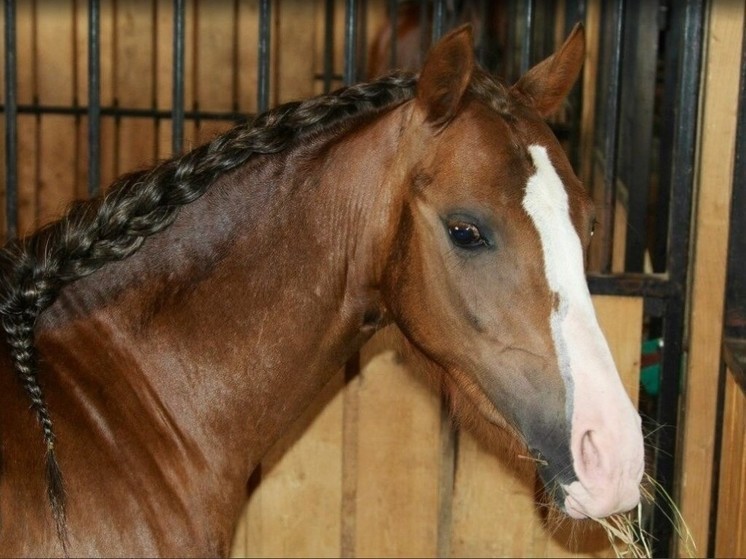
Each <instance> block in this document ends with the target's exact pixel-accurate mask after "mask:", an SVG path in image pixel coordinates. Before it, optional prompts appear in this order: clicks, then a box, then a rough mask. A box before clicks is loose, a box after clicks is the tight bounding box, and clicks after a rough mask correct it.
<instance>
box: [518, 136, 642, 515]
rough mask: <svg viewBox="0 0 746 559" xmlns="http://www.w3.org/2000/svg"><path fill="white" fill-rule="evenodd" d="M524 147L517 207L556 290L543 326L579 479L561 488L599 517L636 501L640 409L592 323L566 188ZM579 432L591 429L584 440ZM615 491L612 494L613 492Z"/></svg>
mask: <svg viewBox="0 0 746 559" xmlns="http://www.w3.org/2000/svg"><path fill="white" fill-rule="evenodd" d="M528 149H529V153H530V154H531V157H532V158H533V162H534V166H535V168H536V173H535V174H534V175H533V176H531V177H530V178H529V180H528V183H527V185H526V194H525V197H524V199H523V207H524V209H525V210H526V212H527V213H528V215H529V216H530V217H531V219H532V220H533V222H534V225H535V227H536V229H537V231H538V233H539V237H540V240H541V245H542V250H543V256H544V270H545V274H546V279H547V282H548V284H549V288H550V289H551V290H552V291H553V292H555V293H557V295H558V303H559V304H558V305H557V306H556V308H554V309H552V314H551V317H550V324H551V331H552V338H553V341H554V347H555V351H556V353H557V359H558V366H559V371H560V374H561V375H562V379H563V381H564V384H565V389H566V395H567V402H566V412H567V419H568V421H570V422H571V423H570V425H571V441H570V444H571V451H572V455H573V462H574V466H575V471H576V474H577V475H578V479H579V480H580V481H579V482H573V483H571V484H570V485H568V486H566V487H565V490H566V491H567V493H568V500H567V501H566V507H567V509H568V512H569V513H570V514H572V515H573V516H606V515H608V514H611V513H613V512H616V510H607V509H608V508H616V509H620V510H621V509H624V510H626V508H630V507H632V506H634V505H635V504H636V501H635V499H639V487H638V484H639V477H640V476H641V475H642V464H643V450H642V436H641V433H640V430H639V415H637V412H636V410H634V408H633V406H632V404H631V402H630V400H629V397H628V396H627V395H626V392H625V391H624V388H623V386H622V384H621V380H620V379H619V375H618V373H617V370H616V367H615V365H614V362H613V359H612V357H611V352H610V351H609V348H608V345H607V343H606V340H605V338H604V336H603V334H602V333H601V329H600V327H599V326H598V322H597V319H596V314H595V311H594V309H593V303H592V301H591V296H590V293H589V291H588V286H587V283H586V279H585V270H584V265H583V249H582V247H581V243H580V238H579V237H578V234H577V232H576V231H575V227H573V224H572V221H571V220H570V208H569V204H568V199H567V193H566V191H565V187H564V185H563V184H562V180H561V179H560V177H559V176H558V175H557V172H556V170H555V169H554V166H553V165H552V163H551V161H550V159H549V156H548V154H547V151H546V148H544V147H542V146H538V145H532V146H529V148H528ZM586 434H591V435H589V436H588V437H587V439H586V437H585V436H584V435H586ZM584 439H585V441H584ZM607 439H608V440H607ZM591 441H592V442H591ZM615 447H616V448H615ZM610 485H612V486H616V489H614V488H613V487H609V486H610ZM615 491H616V492H617V493H618V494H614V495H612V494H611V493H613V492H615ZM633 501H634V502H633ZM625 507H626V508H625Z"/></svg>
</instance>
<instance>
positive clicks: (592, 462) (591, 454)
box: [580, 431, 601, 474]
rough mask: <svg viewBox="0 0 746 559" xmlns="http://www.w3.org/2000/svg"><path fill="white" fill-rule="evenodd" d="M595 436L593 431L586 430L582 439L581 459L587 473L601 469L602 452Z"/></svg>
mask: <svg viewBox="0 0 746 559" xmlns="http://www.w3.org/2000/svg"><path fill="white" fill-rule="evenodd" d="M593 438H594V435H593V431H586V432H585V433H584V434H583V437H582V438H581V440H580V460H581V463H582V464H583V470H584V471H585V473H586V474H590V473H592V472H595V471H598V470H600V469H601V453H600V451H599V449H598V446H596V443H595V441H594V440H593Z"/></svg>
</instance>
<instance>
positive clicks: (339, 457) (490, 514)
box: [0, 0, 642, 557]
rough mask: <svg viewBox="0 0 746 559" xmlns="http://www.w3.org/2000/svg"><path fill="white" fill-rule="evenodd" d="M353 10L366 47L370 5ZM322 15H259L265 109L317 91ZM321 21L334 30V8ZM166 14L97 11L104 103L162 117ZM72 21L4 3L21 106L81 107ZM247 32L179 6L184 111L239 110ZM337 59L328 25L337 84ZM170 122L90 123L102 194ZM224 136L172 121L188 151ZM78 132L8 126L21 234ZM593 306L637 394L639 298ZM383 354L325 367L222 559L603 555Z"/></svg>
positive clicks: (119, 6)
mask: <svg viewBox="0 0 746 559" xmlns="http://www.w3.org/2000/svg"><path fill="white" fill-rule="evenodd" d="M368 4H369V15H368V27H369V36H372V30H373V29H374V28H375V26H376V25H377V24H378V23H379V22H380V21H381V18H382V17H383V13H384V6H385V3H384V2H383V1H373V0H370V1H369V3H368ZM323 5H324V1H323V0H312V1H301V0H298V1H293V0H285V1H283V2H282V3H279V2H274V3H273V20H272V57H273V59H272V60H273V63H272V71H271V96H270V99H271V104H273V105H274V104H278V103H280V102H284V101H287V100H290V99H294V98H302V97H307V96H309V95H312V94H314V93H319V92H320V91H321V82H320V81H319V80H315V79H314V75H315V74H316V73H318V72H320V71H321V65H322V63H321V61H322V56H321V52H322V45H323V36H322V33H321V30H322V22H323ZM590 5H591V6H592V7H594V9H596V10H597V9H598V3H597V2H591V3H590ZM336 7H337V12H336V17H337V22H338V23H339V22H341V17H342V13H343V1H342V0H337V1H336ZM594 13H596V12H594ZM171 17H172V13H171V2H170V1H166V0H117V1H116V2H113V1H109V2H106V1H104V2H102V22H101V23H102V29H101V38H102V44H101V51H102V68H103V73H102V76H101V78H102V103H103V104H104V105H114V104H118V105H119V106H120V107H130V108H158V109H168V108H169V107H170V95H171V70H170V68H171V62H172V60H171V57H172V54H171V37H172V35H171V25H172V23H171ZM86 25H87V3H86V2H82V1H80V0H36V1H31V0H29V1H21V2H18V48H19V54H18V70H19V102H20V103H21V104H31V103H32V102H39V103H41V104H45V105H68V106H69V105H76V104H79V105H85V103H86V101H87V83H86V71H87V46H86V38H87V30H86ZM257 27H258V2H257V1H255V0H253V1H252V0H235V1H228V0H210V2H207V1H201V2H198V1H196V0H192V1H187V36H186V44H187V45H188V48H187V51H186V83H187V88H186V106H187V108H188V109H189V108H192V107H197V106H198V107H199V108H200V109H204V110H214V111H230V110H239V111H245V112H253V111H254V110H255V108H256V102H255V99H256V77H255V76H256V60H257V47H256V37H257ZM342 45H343V41H342V27H341V25H338V26H337V31H336V35H335V46H336V54H335V68H336V70H337V72H340V71H341V67H342V56H341V48H342ZM1 48H2V45H0V49H1ZM170 124H171V123H170V121H169V120H168V119H163V120H161V121H158V122H154V121H152V120H150V119H143V118H133V117H122V118H118V119H115V118H113V117H104V118H103V119H102V158H101V160H102V173H101V177H102V186H105V185H106V184H108V183H110V182H111V181H112V180H113V179H114V178H115V177H116V176H117V175H119V174H120V173H122V172H124V171H127V170H131V169H134V168H138V167H142V166H146V165H149V164H151V163H152V162H153V161H154V160H156V159H158V158H163V157H168V156H169V155H171V153H170V151H171V148H170V145H171V136H170ZM229 125H230V124H229V123H223V122H214V121H202V122H199V123H194V122H188V123H187V125H186V129H185V138H186V147H187V148H188V147H189V146H193V145H197V144H199V143H201V142H204V141H206V140H207V139H209V138H210V137H211V136H212V135H213V134H215V133H217V132H219V131H220V130H223V129H225V128H226V127H228V126H229ZM86 129H87V122H86V118H85V117H76V116H59V115H42V116H33V115H21V116H20V118H19V164H20V167H19V173H20V191H19V220H20V221H19V231H20V232H21V233H24V232H28V231H31V230H32V229H34V228H35V227H37V226H38V225H41V224H43V223H45V222H47V221H49V220H50V219H52V218H53V217H54V216H56V215H58V214H59V213H60V212H61V210H62V209H63V207H64V205H65V204H66V203H67V202H68V201H70V200H72V199H73V198H80V197H84V196H85V192H86V184H87V157H88V155H87V146H86ZM1 141H2V135H1V134H0V142H1ZM0 153H2V150H1V149H0ZM3 189H4V185H3ZM0 225H1V226H2V227H3V229H4V224H0ZM595 304H596V305H597V308H598V311H599V317H600V319H601V322H602V325H603V328H604V330H605V332H606V334H607V336H608V337H609V340H610V343H611V346H612V350H613V353H614V356H615V359H616V361H617V364H618V366H619V368H620V370H621V372H622V375H623V377H624V379H625V382H626V384H627V386H628V389H629V390H630V392H631V393H632V394H633V397H635V398H636V391H637V382H638V381H637V379H638V375H639V352H640V341H641V333H642V301H641V300H640V299H636V298H613V297H596V298H595ZM397 344H398V342H397V340H396V334H395V333H388V334H382V335H378V336H377V337H376V338H375V339H374V340H373V341H372V342H371V343H370V344H369V345H367V346H366V347H365V348H364V349H363V352H362V362H363V363H364V366H363V369H362V371H361V373H360V374H359V375H357V376H355V377H353V378H351V379H349V380H347V381H345V377H344V374H343V372H341V371H340V373H339V375H337V376H336V377H335V379H334V380H333V381H332V383H331V384H330V385H329V386H328V387H327V389H326V390H325V392H324V393H323V394H321V395H320V396H319V398H318V399H317V400H316V401H315V402H314V403H313V405H312V406H311V407H310V408H309V410H308V412H307V413H306V415H305V416H304V417H303V418H302V419H301V420H300V421H299V422H298V423H297V424H296V426H295V427H294V428H293V430H292V432H290V433H288V435H287V436H286V437H285V438H284V439H283V440H282V441H280V442H279V443H278V444H277V445H276V447H275V448H274V449H273V450H272V452H271V453H270V454H269V455H268V456H267V457H266V459H265V460H264V462H263V463H262V466H261V484H260V485H259V486H258V487H256V488H253V490H252V491H251V493H250V498H249V499H248V503H247V507H246V511H245V514H244V517H243V518H242V520H241V522H240V524H239V526H238V529H237V532H236V537H235V543H234V547H233V554H234V555H235V556H329V557H339V556H449V555H452V556H474V557H477V556H535V557H541V556H546V557H550V556H551V557H558V556H568V557H570V556H582V557H588V556H593V557H595V556H611V555H612V553H611V550H610V549H609V546H608V544H607V543H606V540H605V536H603V535H602V534H601V533H600V532H599V530H598V529H597V528H594V527H593V526H588V525H575V524H570V523H569V522H567V523H565V524H563V525H560V526H554V525H548V524H547V523H546V521H545V519H544V514H543V509H542V508H541V507H539V506H537V505H536V504H535V495H536V479H535V471H534V468H533V466H532V463H531V462H530V461H529V460H523V459H520V458H519V457H518V456H517V454H516V452H520V450H518V451H516V449H515V448H511V447H510V445H509V444H507V443H506V447H505V451H504V454H502V455H498V454H495V453H494V452H492V451H488V450H487V449H485V448H484V447H483V446H482V445H481V444H480V443H479V442H478V441H477V440H475V439H474V438H473V437H472V436H471V435H470V434H469V433H468V432H465V431H459V430H457V429H456V428H455V427H454V426H453V425H452V424H451V421H450V419H449V418H448V416H447V413H446V412H445V410H443V409H442V406H441V401H440V397H439V395H438V394H436V393H434V392H433V391H432V390H431V389H429V388H427V387H426V386H424V384H423V383H422V381H421V380H420V377H419V376H418V375H417V374H416V372H413V371H410V370H409V367H408V366H407V364H406V363H403V362H401V361H400V359H399V357H398V352H397Z"/></svg>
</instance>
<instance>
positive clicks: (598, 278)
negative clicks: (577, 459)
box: [588, 273, 683, 299]
mask: <svg viewBox="0 0 746 559" xmlns="http://www.w3.org/2000/svg"><path fill="white" fill-rule="evenodd" d="M588 288H589V290H590V292H591V293H593V294H594V295H626V296H631V297H656V298H660V299H667V298H670V297H681V295H682V294H683V291H682V286H681V285H680V284H677V283H676V282H673V281H671V280H670V279H668V277H667V276H665V275H664V274H660V275H650V274H629V273H628V274H613V275H604V274H589V275H588Z"/></svg>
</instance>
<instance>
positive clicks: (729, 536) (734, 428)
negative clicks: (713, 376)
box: [715, 341, 746, 557]
mask: <svg viewBox="0 0 746 559" xmlns="http://www.w3.org/2000/svg"><path fill="white" fill-rule="evenodd" d="M744 345H746V344H745V343H744V342H743V341H742V342H741V343H740V346H741V352H743V349H744V347H743V346H744ZM743 365H744V363H743V362H741V363H739V364H735V363H734V368H733V369H730V368H728V369H727V370H726V372H725V389H724V394H723V429H722V436H721V439H720V456H719V491H718V495H719V497H718V506H717V531H716V534H715V557H746V530H744V526H746V387H744V386H743V385H742V384H739V383H738V382H737V379H736V377H737V375H740V377H741V379H743V378H744V370H743ZM736 367H737V368H738V370H736Z"/></svg>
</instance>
